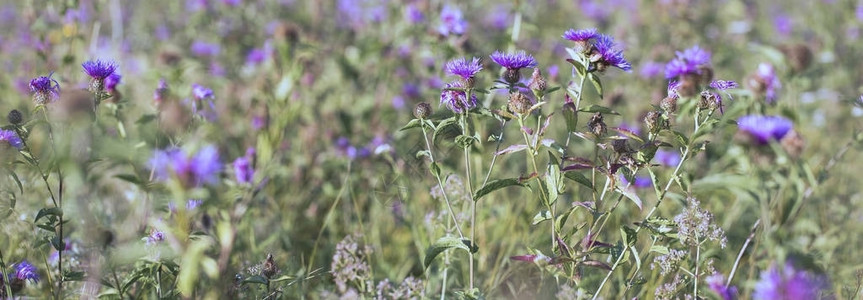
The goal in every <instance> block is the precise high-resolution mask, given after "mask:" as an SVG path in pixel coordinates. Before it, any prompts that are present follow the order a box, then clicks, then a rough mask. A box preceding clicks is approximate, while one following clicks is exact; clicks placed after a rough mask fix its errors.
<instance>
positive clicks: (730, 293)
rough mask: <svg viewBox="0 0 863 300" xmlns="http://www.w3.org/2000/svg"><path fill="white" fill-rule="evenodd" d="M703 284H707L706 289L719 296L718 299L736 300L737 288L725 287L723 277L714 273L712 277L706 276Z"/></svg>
mask: <svg viewBox="0 0 863 300" xmlns="http://www.w3.org/2000/svg"><path fill="white" fill-rule="evenodd" d="M704 282H705V283H707V287H709V288H710V290H712V291H713V292H714V293H716V294H717V295H719V298H721V299H722V300H736V299H737V287H735V286H726V285H725V275H722V274H719V273H715V274H713V275H710V276H707V278H705V280H704Z"/></svg>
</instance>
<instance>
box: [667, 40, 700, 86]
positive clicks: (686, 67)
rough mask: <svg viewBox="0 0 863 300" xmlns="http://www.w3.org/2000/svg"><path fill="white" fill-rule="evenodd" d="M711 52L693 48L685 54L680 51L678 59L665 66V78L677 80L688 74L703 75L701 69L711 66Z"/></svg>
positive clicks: (696, 47) (677, 55)
mask: <svg viewBox="0 0 863 300" xmlns="http://www.w3.org/2000/svg"><path fill="white" fill-rule="evenodd" d="M710 57H711V54H710V52H709V51H707V50H704V49H701V48H700V47H698V46H697V45H696V46H693V47H692V48H689V49H686V50H684V51H683V52H680V51H678V52H677V54H676V57H675V58H674V59H672V60H671V61H670V62H668V64H666V65H665V78H666V79H671V78H677V77H680V76H682V75H687V74H701V68H702V67H705V66H708V65H710Z"/></svg>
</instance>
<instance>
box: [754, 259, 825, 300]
mask: <svg viewBox="0 0 863 300" xmlns="http://www.w3.org/2000/svg"><path fill="white" fill-rule="evenodd" d="M829 286H830V284H829V283H828V281H827V279H826V277H824V276H819V275H816V274H812V273H809V272H806V271H801V270H796V269H795V268H794V266H792V265H791V263H786V264H785V266H784V267H779V266H776V265H773V266H771V267H770V269H769V270H767V271H763V272H761V279H760V280H759V281H758V283H756V284H755V289H754V292H753V293H752V299H756V300H768V299H769V300H791V299H828V298H827V294H826V293H827V292H828V290H829Z"/></svg>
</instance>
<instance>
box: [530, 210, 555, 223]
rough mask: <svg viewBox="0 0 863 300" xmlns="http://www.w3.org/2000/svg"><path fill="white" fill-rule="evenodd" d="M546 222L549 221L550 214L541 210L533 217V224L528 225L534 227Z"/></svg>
mask: <svg viewBox="0 0 863 300" xmlns="http://www.w3.org/2000/svg"><path fill="white" fill-rule="evenodd" d="M546 220H551V213H550V212H548V211H547V210H543V211H540V212H538V213H536V215H535V216H533V222H531V223H530V225H536V224H539V223H542V222H545V221H546Z"/></svg>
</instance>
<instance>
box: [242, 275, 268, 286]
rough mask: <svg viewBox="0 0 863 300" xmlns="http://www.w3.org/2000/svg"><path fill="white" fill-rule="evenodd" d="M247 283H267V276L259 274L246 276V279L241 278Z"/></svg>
mask: <svg viewBox="0 0 863 300" xmlns="http://www.w3.org/2000/svg"><path fill="white" fill-rule="evenodd" d="M248 283H256V284H262V285H266V284H267V278H266V277H264V276H261V275H254V276H249V277H246V279H243V284H248Z"/></svg>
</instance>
